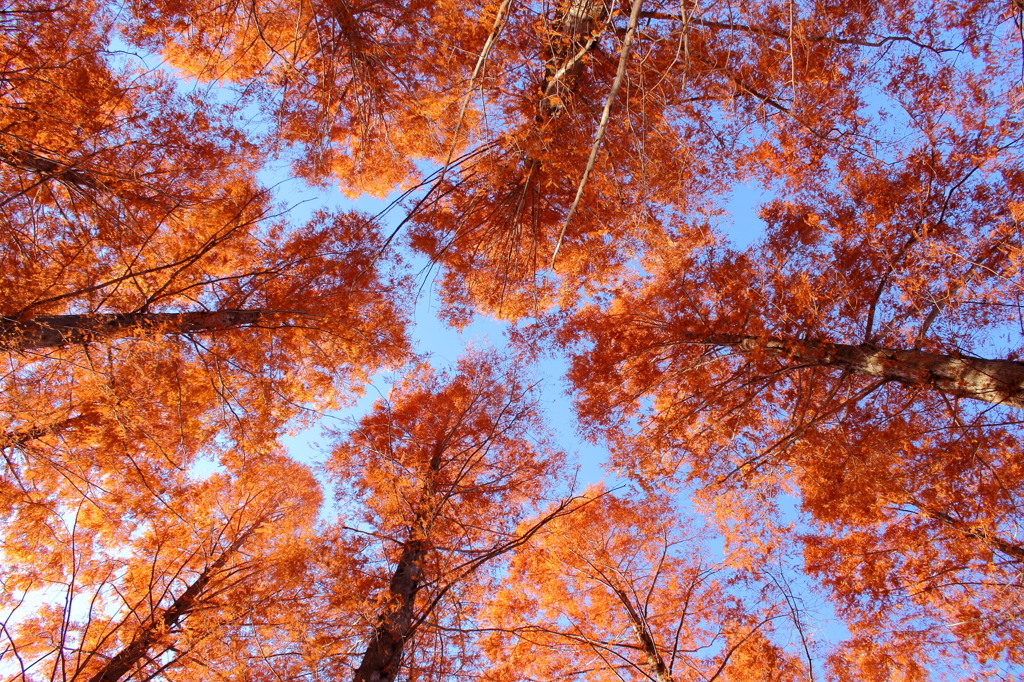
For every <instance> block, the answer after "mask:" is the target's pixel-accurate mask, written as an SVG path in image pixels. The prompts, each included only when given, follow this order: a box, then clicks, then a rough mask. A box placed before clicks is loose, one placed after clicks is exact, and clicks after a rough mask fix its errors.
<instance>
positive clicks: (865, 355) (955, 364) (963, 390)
mask: <svg viewBox="0 0 1024 682" xmlns="http://www.w3.org/2000/svg"><path fill="white" fill-rule="evenodd" d="M677 340H678V342H680V343H692V344H699V345H709V346H728V347H731V348H735V349H736V350H738V351H740V352H743V353H754V352H763V353H766V354H768V355H773V356H775V357H779V358H785V359H787V360H793V361H796V362H797V363H799V364H801V365H805V366H812V367H840V368H842V369H845V370H847V371H849V372H852V373H853V374H862V375H866V376H872V377H878V378H880V379H888V380H890V381H897V382H899V383H901V384H904V385H906V386H913V387H917V388H925V389H931V390H936V391H941V392H943V393H948V394H950V395H954V396H958V397H961V398H971V399H974V400H983V401H985V402H988V403H994V404H996V405H1005V406H1008V407H1016V408H1024V363H1021V362H1017V361H1016V360H986V359H984V358H970V357H961V356H955V355H941V354H939V353H929V352H926V351H922V350H899V349H894V348H878V347H876V346H871V345H867V344H860V345H850V344H845V343H830V342H828V341H812V340H802V339H776V338H771V337H755V336H740V335H736V334H707V335H692V336H691V337H689V338H678V339H677Z"/></svg>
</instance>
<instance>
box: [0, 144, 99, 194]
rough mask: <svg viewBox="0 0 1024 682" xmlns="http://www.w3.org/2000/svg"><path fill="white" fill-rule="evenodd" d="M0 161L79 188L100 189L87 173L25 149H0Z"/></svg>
mask: <svg viewBox="0 0 1024 682" xmlns="http://www.w3.org/2000/svg"><path fill="white" fill-rule="evenodd" d="M0 161H3V162H4V163H6V164H7V165H9V166H13V167H14V168H18V169H21V170H26V171H29V172H32V173H39V174H40V175H42V176H44V177H48V178H53V179H55V180H62V181H64V182H67V183H70V184H72V185H76V186H77V187H88V188H89V189H98V185H97V183H96V181H95V180H93V179H92V178H91V177H90V176H89V175H88V174H87V173H83V172H82V171H77V170H75V169H74V167H73V166H69V165H67V164H64V163H61V162H59V161H53V160H51V159H48V158H46V157H45V156H39V155H38V154H33V153H32V152H29V151H26V150H24V149H16V150H13V151H6V150H3V149H0Z"/></svg>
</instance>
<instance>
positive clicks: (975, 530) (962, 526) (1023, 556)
mask: <svg viewBox="0 0 1024 682" xmlns="http://www.w3.org/2000/svg"><path fill="white" fill-rule="evenodd" d="M914 506H915V507H917V508H918V509H919V510H920V512H919V513H920V514H921V516H923V517H925V518H927V519H935V520H936V521H941V522H942V523H944V524H946V525H947V526H949V527H950V528H952V529H953V530H955V531H957V532H958V533H961V534H963V535H966V536H967V537H970V538H974V539H975V540H980V541H981V542H983V543H985V544H986V545H988V546H989V547H991V548H992V549H994V550H996V551H999V552H1002V553H1003V554H1005V555H1006V556H1008V557H1011V558H1013V559H1016V560H1017V561H1024V547H1021V546H1019V545H1015V544H1013V543H1012V542H1007V541H1006V540H1004V539H1002V538H1001V537H999V536H998V535H995V534H993V533H990V532H988V531H987V530H985V529H984V528H981V527H979V526H974V525H971V524H970V523H967V522H965V521H961V520H960V519H958V518H956V517H954V516H950V515H949V514H947V513H945V512H941V511H937V510H934V509H929V508H927V507H921V506H918V505H916V504H915V505H914Z"/></svg>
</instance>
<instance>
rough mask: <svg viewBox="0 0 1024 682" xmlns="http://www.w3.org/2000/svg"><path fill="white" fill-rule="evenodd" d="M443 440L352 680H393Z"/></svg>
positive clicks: (406, 634) (425, 545)
mask: <svg viewBox="0 0 1024 682" xmlns="http://www.w3.org/2000/svg"><path fill="white" fill-rule="evenodd" d="M444 450H445V443H443V442H442V443H437V444H436V445H435V446H434V451H433V453H432V454H431V457H430V463H429V466H428V467H427V471H426V477H425V480H424V481H423V497H422V498H421V502H420V504H419V505H418V509H417V510H416V515H415V517H414V519H413V522H412V524H411V525H410V529H409V538H408V539H407V540H406V541H405V543H404V544H403V545H402V553H401V555H399V557H398V565H397V566H395V572H394V573H392V574H391V582H390V583H388V600H387V602H386V603H385V604H384V606H383V608H382V609H381V615H380V618H379V620H378V623H377V626H376V627H375V628H374V629H373V635H372V636H371V637H370V643H369V645H368V646H367V647H366V651H365V652H364V653H363V660H362V661H360V663H359V667H358V668H357V669H356V675H355V680H354V682H393V680H394V679H395V678H396V677H397V676H398V672H399V670H400V666H401V664H402V653H403V651H404V650H405V644H406V642H408V641H409V639H411V638H412V635H413V631H414V630H415V627H414V623H413V621H414V619H415V614H416V610H415V607H416V594H417V593H418V592H419V590H420V584H421V582H422V580H423V560H424V559H426V557H427V552H428V551H429V549H430V543H429V541H428V538H427V535H428V529H429V527H430V524H431V522H432V517H433V514H434V511H435V507H436V504H437V488H436V475H437V473H438V471H440V468H441V455H442V454H443V453H444Z"/></svg>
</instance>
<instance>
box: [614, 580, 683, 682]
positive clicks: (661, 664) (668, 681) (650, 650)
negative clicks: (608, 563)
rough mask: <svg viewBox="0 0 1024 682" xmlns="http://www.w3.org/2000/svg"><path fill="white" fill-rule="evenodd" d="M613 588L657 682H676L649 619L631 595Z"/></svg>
mask: <svg viewBox="0 0 1024 682" xmlns="http://www.w3.org/2000/svg"><path fill="white" fill-rule="evenodd" d="M612 589H613V590H614V591H615V595H616V596H617V597H618V598H619V601H620V602H622V606H623V607H625V609H626V613H627V614H628V615H629V624H630V625H631V626H632V628H633V634H635V635H636V639H637V644H639V646H640V650H641V651H642V652H643V654H644V659H645V663H646V664H647V667H648V668H649V669H650V671H651V673H653V675H652V677H653V678H654V679H655V680H656V682H674V680H673V679H672V674H671V673H670V672H669V670H668V666H666V665H665V661H664V660H663V659H662V657H661V652H660V651H658V644H657V643H656V642H655V641H654V635H652V634H651V630H650V628H649V627H648V626H647V621H646V620H645V619H644V618H642V617H641V616H640V614H639V612H637V610H636V607H635V606H634V605H633V602H632V601H631V600H630V598H629V595H627V594H626V593H625V592H623V591H622V590H620V589H618V588H615V587H613V588H612Z"/></svg>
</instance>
